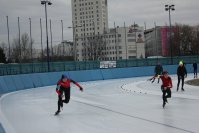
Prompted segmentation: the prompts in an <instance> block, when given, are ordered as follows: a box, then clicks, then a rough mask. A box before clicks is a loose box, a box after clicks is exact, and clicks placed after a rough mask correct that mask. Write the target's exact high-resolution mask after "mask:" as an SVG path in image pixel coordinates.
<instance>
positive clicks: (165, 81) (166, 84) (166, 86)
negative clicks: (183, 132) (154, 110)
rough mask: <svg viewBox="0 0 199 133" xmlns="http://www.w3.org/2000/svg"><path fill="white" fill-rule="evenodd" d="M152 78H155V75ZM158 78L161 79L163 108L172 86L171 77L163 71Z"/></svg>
mask: <svg viewBox="0 0 199 133" xmlns="http://www.w3.org/2000/svg"><path fill="white" fill-rule="evenodd" d="M153 78H156V77H155V76H154V77H153ZM159 78H160V79H161V80H162V86H161V90H162V93H163V95H162V99H163V105H162V106H163V108H164V107H165V105H166V103H168V101H167V98H171V88H172V87H173V84H172V79H171V77H170V76H169V75H168V72H167V71H164V72H163V73H162V75H161V76H159Z"/></svg>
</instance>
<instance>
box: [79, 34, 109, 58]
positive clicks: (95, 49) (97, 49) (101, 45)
mask: <svg viewBox="0 0 199 133" xmlns="http://www.w3.org/2000/svg"><path fill="white" fill-rule="evenodd" d="M105 46H106V45H105V41H104V36H103V35H97V36H89V37H86V39H85V43H84V45H83V50H82V53H83V58H84V60H99V59H100V58H104V57H105V53H104V50H105Z"/></svg>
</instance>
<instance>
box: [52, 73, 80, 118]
mask: <svg viewBox="0 0 199 133" xmlns="http://www.w3.org/2000/svg"><path fill="white" fill-rule="evenodd" d="M71 82H72V83H73V84H75V85H76V86H77V87H79V89H80V91H83V88H82V87H81V86H80V85H79V84H78V83H77V82H75V81H74V80H72V79H69V78H68V77H67V76H66V75H62V77H61V79H60V80H59V81H58V83H57V87H56V92H57V94H58V103H57V104H58V110H57V111H56V112H55V115H58V114H59V113H60V112H61V110H60V109H61V108H62V107H63V102H64V103H68V102H69V101H70V83H71ZM63 97H64V98H63ZM63 99H64V100H63Z"/></svg>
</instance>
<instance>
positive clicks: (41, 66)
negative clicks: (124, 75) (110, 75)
mask: <svg viewBox="0 0 199 133" xmlns="http://www.w3.org/2000/svg"><path fill="white" fill-rule="evenodd" d="M181 60H183V61H184V63H186V64H192V63H194V62H197V63H198V62H199V56H187V57H185V56H184V57H174V58H173V64H178V63H179V61H181ZM157 63H160V64H162V65H172V64H171V59H170V58H153V59H134V60H118V61H117V62H116V64H117V65H116V67H117V68H125V67H141V66H154V65H157ZM99 68H100V61H82V62H51V63H50V72H60V71H77V70H94V69H99ZM45 72H48V68H47V63H27V64H0V76H3V75H17V74H27V73H45Z"/></svg>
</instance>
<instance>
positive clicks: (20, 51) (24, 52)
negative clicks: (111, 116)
mask: <svg viewBox="0 0 199 133" xmlns="http://www.w3.org/2000/svg"><path fill="white" fill-rule="evenodd" d="M31 40H32V42H31ZM33 43H34V41H33V39H30V37H29V36H28V34H27V33H24V34H22V36H21V38H20V44H19V38H14V39H13V42H12V46H13V47H12V55H11V56H12V59H13V60H14V62H31V51H33V50H31V49H32V47H31V45H32V44H33Z"/></svg>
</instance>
